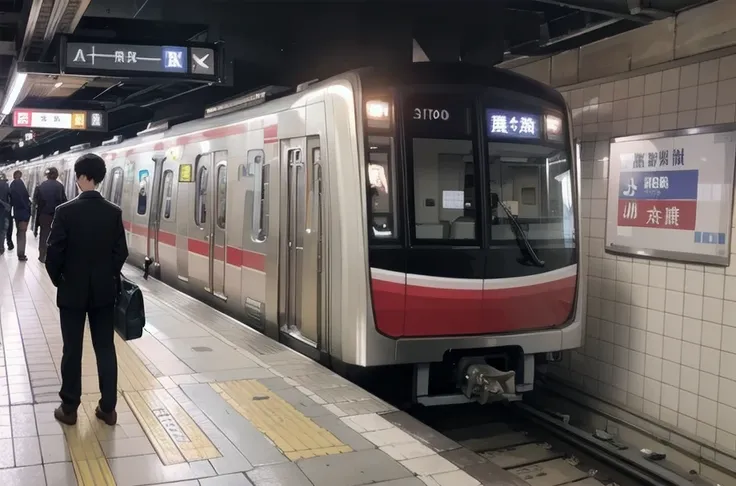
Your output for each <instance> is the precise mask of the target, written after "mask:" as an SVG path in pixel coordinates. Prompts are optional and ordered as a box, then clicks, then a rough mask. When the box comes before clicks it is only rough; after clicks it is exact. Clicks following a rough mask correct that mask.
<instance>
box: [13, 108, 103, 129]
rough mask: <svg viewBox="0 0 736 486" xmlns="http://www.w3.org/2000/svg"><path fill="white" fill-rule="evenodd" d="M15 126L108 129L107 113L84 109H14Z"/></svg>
mask: <svg viewBox="0 0 736 486" xmlns="http://www.w3.org/2000/svg"><path fill="white" fill-rule="evenodd" d="M13 126H14V127H16V128H52V129H58V130H92V131H98V132H106V131H107V113H105V112H104V111H84V110H35V109H30V108H16V109H15V110H13Z"/></svg>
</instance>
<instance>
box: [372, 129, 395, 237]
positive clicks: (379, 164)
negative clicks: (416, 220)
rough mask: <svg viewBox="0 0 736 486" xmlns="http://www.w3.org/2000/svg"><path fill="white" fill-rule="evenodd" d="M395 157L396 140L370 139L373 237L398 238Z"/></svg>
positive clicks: (384, 138) (385, 137)
mask: <svg viewBox="0 0 736 486" xmlns="http://www.w3.org/2000/svg"><path fill="white" fill-rule="evenodd" d="M393 154H394V139H393V137H389V136H379V135H370V136H368V164H367V165H368V167H367V170H368V184H369V188H368V194H369V199H368V200H369V201H370V220H371V221H370V223H369V224H370V232H369V234H370V236H371V237H372V238H377V239H383V238H396V183H395V180H396V173H395V167H394V160H393Z"/></svg>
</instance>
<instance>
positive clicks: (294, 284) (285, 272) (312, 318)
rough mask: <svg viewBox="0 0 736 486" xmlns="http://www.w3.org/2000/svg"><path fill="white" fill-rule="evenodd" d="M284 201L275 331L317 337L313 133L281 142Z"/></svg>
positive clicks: (317, 178)
mask: <svg viewBox="0 0 736 486" xmlns="http://www.w3.org/2000/svg"><path fill="white" fill-rule="evenodd" d="M281 161H282V165H281V167H282V169H281V170H282V174H283V175H284V176H283V177H282V178H281V180H282V181H283V183H284V184H285V186H284V188H283V190H282V191H281V194H282V195H286V198H285V199H283V200H285V201H286V204H285V205H284V206H285V207H284V208H283V210H282V211H281V216H282V217H281V218H280V220H281V221H282V223H281V230H282V231H281V234H283V235H285V238H282V239H281V258H279V262H280V276H281V278H280V279H279V280H280V281H281V288H280V289H279V316H280V326H281V331H283V332H286V333H288V334H290V335H292V336H294V337H298V338H301V339H302V340H306V341H307V342H309V343H310V344H312V345H315V346H316V345H317V343H319V340H320V335H319V334H320V331H319V329H320V326H319V320H320V315H321V312H320V311H321V305H320V299H321V275H322V262H321V256H322V251H321V248H322V201H321V197H320V196H321V174H322V170H321V165H320V162H321V157H320V147H319V137H310V138H298V139H291V140H283V141H282V142H281Z"/></svg>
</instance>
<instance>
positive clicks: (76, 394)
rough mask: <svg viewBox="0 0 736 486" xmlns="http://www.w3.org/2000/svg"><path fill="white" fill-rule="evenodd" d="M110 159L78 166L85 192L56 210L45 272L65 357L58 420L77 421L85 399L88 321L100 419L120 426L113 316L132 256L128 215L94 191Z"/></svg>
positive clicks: (91, 158)
mask: <svg viewBox="0 0 736 486" xmlns="http://www.w3.org/2000/svg"><path fill="white" fill-rule="evenodd" d="M105 172H106V169H105V161H104V160H102V159H101V158H100V157H98V156H97V155H94V154H87V155H83V156H81V157H80V158H79V159H78V160H77V162H76V163H75V164H74V173H75V174H76V177H77V186H78V187H79V190H80V194H79V196H78V197H76V198H74V199H72V200H71V201H69V202H67V203H64V204H62V205H60V206H59V207H57V208H56V214H55V215H54V221H53V223H52V225H51V234H50V235H49V239H48V249H47V253H46V271H47V272H48V274H49V277H51V281H52V282H53V284H54V285H55V286H56V287H57V292H56V305H58V306H59V314H60V317H61V334H62V339H63V341H64V352H63V356H62V358H61V382H62V383H61V392H60V393H59V396H60V397H61V401H62V403H61V406H60V407H59V408H57V409H56V410H55V411H54V417H55V418H56V420H58V421H59V422H61V423H63V424H66V425H74V424H76V423H77V409H78V408H79V405H80V399H81V396H82V343H83V338H84V321H85V317H89V328H90V333H91V335H92V346H93V347H94V350H95V356H96V357H97V375H98V378H99V386H100V393H101V394H102V398H101V400H100V402H99V405H98V407H97V410H95V415H96V416H97V418H98V419H100V420H102V421H103V422H105V423H106V424H108V425H115V423H116V422H117V413H116V412H115V406H116V405H117V381H118V367H117V357H116V355H115V341H114V337H115V330H114V329H113V317H114V312H115V299H116V297H117V293H118V288H119V285H120V271H121V270H122V268H123V264H124V263H125V260H126V259H127V258H128V246H127V244H126V242H125V229H124V228H123V214H122V211H121V210H120V208H119V207H117V206H116V205H114V204H112V203H110V202H108V201H106V200H105V199H104V198H103V197H102V195H101V194H100V193H99V192H97V191H96V190H95V188H96V187H97V186H98V185H99V184H100V183H102V180H103V179H104V178H105Z"/></svg>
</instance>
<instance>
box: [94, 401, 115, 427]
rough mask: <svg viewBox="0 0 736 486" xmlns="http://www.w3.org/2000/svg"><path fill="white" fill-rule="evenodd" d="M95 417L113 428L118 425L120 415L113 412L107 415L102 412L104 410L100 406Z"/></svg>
mask: <svg viewBox="0 0 736 486" xmlns="http://www.w3.org/2000/svg"><path fill="white" fill-rule="evenodd" d="M95 417H97V418H98V419H100V420H102V421H103V422H105V423H106V424H107V425H109V426H110V427H112V426H113V425H115V424H116V423H118V413H117V412H116V411H115V410H113V411H112V412H110V413H105V412H103V411H102V409H101V408H100V407H99V406H98V407H97V408H96V409H95Z"/></svg>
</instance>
